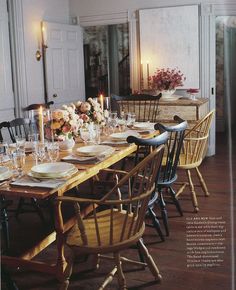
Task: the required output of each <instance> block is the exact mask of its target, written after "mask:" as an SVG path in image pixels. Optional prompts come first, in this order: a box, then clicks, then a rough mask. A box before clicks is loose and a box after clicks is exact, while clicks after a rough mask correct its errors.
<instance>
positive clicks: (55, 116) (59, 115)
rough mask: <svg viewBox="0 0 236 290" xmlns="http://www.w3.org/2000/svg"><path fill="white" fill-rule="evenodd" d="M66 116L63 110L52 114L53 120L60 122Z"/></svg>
mask: <svg viewBox="0 0 236 290" xmlns="http://www.w3.org/2000/svg"><path fill="white" fill-rule="evenodd" d="M63 116H64V114H63V111H62V110H55V111H53V112H52V118H53V119H54V120H60V119H62V118H63Z"/></svg>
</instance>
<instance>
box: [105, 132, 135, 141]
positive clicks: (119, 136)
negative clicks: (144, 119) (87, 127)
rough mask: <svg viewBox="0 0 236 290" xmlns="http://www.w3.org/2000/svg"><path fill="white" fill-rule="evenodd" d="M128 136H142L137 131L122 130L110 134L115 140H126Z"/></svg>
mask: <svg viewBox="0 0 236 290" xmlns="http://www.w3.org/2000/svg"><path fill="white" fill-rule="evenodd" d="M128 136H135V137H140V135H139V133H137V132H135V131H126V132H120V133H113V134H111V135H110V137H111V138H112V139H113V140H126V139H127V137H128Z"/></svg>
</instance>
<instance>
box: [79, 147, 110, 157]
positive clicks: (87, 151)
mask: <svg viewBox="0 0 236 290" xmlns="http://www.w3.org/2000/svg"><path fill="white" fill-rule="evenodd" d="M113 152H114V148H112V147H110V146H107V145H91V146H83V147H80V148H77V149H76V151H75V153H76V154H78V155H82V156H99V155H109V154H112V153H113Z"/></svg>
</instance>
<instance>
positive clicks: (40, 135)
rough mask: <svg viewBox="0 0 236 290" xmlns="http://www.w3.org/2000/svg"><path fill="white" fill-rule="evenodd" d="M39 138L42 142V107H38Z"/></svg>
mask: <svg viewBox="0 0 236 290" xmlns="http://www.w3.org/2000/svg"><path fill="white" fill-rule="evenodd" d="M39 138H40V141H41V142H44V128H43V107H42V106H40V107H39Z"/></svg>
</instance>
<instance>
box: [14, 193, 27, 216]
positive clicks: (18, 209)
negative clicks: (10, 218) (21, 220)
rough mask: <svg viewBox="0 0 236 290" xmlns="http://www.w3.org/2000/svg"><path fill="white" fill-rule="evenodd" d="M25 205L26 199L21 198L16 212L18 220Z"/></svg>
mask: <svg viewBox="0 0 236 290" xmlns="http://www.w3.org/2000/svg"><path fill="white" fill-rule="evenodd" d="M24 203H25V199H24V198H23V197H20V199H19V202H18V205H17V209H16V212H15V217H16V218H18V215H19V214H20V212H21V209H22V206H23V204H24Z"/></svg>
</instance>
